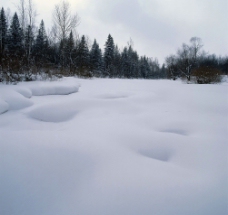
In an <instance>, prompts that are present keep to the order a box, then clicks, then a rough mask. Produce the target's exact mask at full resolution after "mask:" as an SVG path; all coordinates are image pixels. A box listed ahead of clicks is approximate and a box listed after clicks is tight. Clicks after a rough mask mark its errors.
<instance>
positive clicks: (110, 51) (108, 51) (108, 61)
mask: <svg viewBox="0 0 228 215" xmlns="http://www.w3.org/2000/svg"><path fill="white" fill-rule="evenodd" d="M113 60H114V41H113V38H112V36H111V35H110V34H109V35H108V39H107V41H106V43H105V51H104V66H105V71H106V72H107V74H108V75H109V76H110V77H112V76H113V74H112V73H113Z"/></svg>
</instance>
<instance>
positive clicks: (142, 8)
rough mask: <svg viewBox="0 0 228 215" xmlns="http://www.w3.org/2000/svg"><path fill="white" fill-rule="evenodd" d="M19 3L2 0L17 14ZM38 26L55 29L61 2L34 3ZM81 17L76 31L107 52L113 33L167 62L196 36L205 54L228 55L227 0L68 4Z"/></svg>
mask: <svg viewBox="0 0 228 215" xmlns="http://www.w3.org/2000/svg"><path fill="white" fill-rule="evenodd" d="M18 2H19V0H1V5H0V6H3V7H4V8H5V9H7V7H9V8H10V9H11V12H12V13H13V12H14V11H16V7H15V4H17V3H18ZM33 2H34V3H35V5H36V8H37V12H38V14H39V16H37V19H36V20H37V23H36V24H37V25H39V23H40V20H41V19H43V20H44V22H45V25H46V28H50V27H51V25H52V11H53V8H54V5H55V4H57V3H59V0H33ZM68 2H70V4H71V8H72V12H76V13H77V14H78V15H79V16H80V18H81V24H80V25H79V26H78V28H77V31H78V33H79V34H80V35H82V34H85V35H88V36H89V37H90V39H91V40H92V41H93V39H94V38H96V39H97V41H98V43H99V45H100V47H101V48H103V47H104V44H105V41H106V39H107V36H108V34H109V33H110V34H111V35H112V36H113V38H114V41H115V43H117V44H118V45H119V47H120V48H121V47H123V46H124V45H126V44H127V42H128V41H129V40H130V38H132V40H133V42H134V48H135V49H136V50H137V51H138V53H139V54H140V55H144V54H145V55H147V56H148V57H153V58H155V57H157V58H158V60H159V62H160V63H162V62H163V61H164V58H165V57H166V56H167V55H169V54H172V53H173V54H174V53H175V52H176V50H177V48H178V47H180V46H181V44H182V43H184V42H185V43H188V41H189V39H190V38H191V37H192V36H197V37H200V38H201V39H202V40H203V44H204V49H205V51H208V52H209V53H211V54H212V53H215V54H216V55H222V56H224V55H228V12H227V11H228V1H227V0H68Z"/></svg>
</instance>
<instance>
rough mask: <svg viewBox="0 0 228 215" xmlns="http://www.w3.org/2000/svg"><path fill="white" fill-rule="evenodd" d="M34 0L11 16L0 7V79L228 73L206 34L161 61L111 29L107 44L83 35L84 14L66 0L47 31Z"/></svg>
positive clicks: (210, 78) (207, 78)
mask: <svg viewBox="0 0 228 215" xmlns="http://www.w3.org/2000/svg"><path fill="white" fill-rule="evenodd" d="M35 17H36V10H35V7H34V5H33V3H32V1H31V0H28V2H27V4H26V6H25V0H21V1H20V2H19V4H18V12H15V13H14V14H13V15H12V16H11V15H10V14H9V13H6V12H5V9H4V7H2V8H1V11H0V82H5V83H9V82H13V83H16V82H19V81H31V80H36V79H38V78H41V79H47V78H51V77H57V78H58V77H63V76H78V77H89V78H90V77H107V78H127V79H133V78H134V79H166V78H168V79H173V80H176V79H177V78H182V79H184V80H186V81H187V82H191V81H194V82H195V83H199V84H200V83H216V82H219V81H220V80H221V75H227V74H228V57H227V56H225V57H221V56H219V57H218V56H216V55H214V54H208V53H207V52H205V51H204V50H203V43H202V40H201V38H198V37H192V38H191V39H190V43H189V44H185V43H184V44H182V46H181V47H180V48H179V49H178V51H177V53H176V54H173V55H170V56H167V57H166V59H165V63H164V64H162V65H160V64H159V62H158V60H157V59H156V58H150V57H147V56H139V54H138V53H137V51H136V50H134V46H133V42H132V40H130V41H129V42H128V44H127V45H126V46H125V47H124V48H122V49H120V48H119V47H118V44H116V43H115V42H114V38H113V37H112V36H111V34H109V35H108V37H107V40H106V43H105V46H104V50H102V49H101V48H100V45H99V43H98V42H97V40H96V39H94V41H93V42H92V43H91V42H90V39H89V37H88V36H86V35H82V36H79V34H78V33H77V32H76V30H75V29H76V27H77V26H78V25H79V24H80V17H79V16H78V15H77V14H72V13H71V10H70V4H69V3H68V2H67V1H63V2H61V3H59V4H57V5H55V7H54V12H53V26H52V28H51V30H49V31H48V32H47V31H46V29H45V23H44V21H43V20H42V21H41V23H40V25H39V26H36V24H35Z"/></svg>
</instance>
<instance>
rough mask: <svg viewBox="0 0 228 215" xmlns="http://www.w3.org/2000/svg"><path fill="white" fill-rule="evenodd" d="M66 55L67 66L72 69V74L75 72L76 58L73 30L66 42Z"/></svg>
mask: <svg viewBox="0 0 228 215" xmlns="http://www.w3.org/2000/svg"><path fill="white" fill-rule="evenodd" d="M66 57H67V67H68V68H69V70H70V75H73V74H74V58H75V44H74V37H73V33H72V31H71V32H70V35H69V38H68V39H67V42H66Z"/></svg>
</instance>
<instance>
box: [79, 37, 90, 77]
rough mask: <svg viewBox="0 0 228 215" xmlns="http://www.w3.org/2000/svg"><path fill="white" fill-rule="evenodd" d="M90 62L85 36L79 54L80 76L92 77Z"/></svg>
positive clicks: (80, 44)
mask: <svg viewBox="0 0 228 215" xmlns="http://www.w3.org/2000/svg"><path fill="white" fill-rule="evenodd" d="M89 61H90V59H89V49H88V45H87V42H86V39H85V36H84V35H83V36H82V38H81V41H80V43H79V47H78V52H77V67H78V70H79V75H80V76H91V74H90V73H89Z"/></svg>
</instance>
